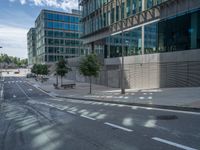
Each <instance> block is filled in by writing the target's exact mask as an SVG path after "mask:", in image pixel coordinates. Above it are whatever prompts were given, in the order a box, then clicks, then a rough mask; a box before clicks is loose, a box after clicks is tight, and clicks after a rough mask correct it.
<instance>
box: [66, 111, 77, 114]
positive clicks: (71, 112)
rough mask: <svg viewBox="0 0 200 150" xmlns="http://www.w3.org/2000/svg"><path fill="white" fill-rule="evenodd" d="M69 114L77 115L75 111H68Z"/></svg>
mask: <svg viewBox="0 0 200 150" xmlns="http://www.w3.org/2000/svg"><path fill="white" fill-rule="evenodd" d="M67 112H68V113H70V114H73V115H76V113H75V112H73V111H67Z"/></svg>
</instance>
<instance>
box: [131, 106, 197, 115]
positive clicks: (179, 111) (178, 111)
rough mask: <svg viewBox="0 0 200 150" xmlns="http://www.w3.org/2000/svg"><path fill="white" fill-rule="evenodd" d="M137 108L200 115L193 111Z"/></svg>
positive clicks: (148, 108)
mask: <svg viewBox="0 0 200 150" xmlns="http://www.w3.org/2000/svg"><path fill="white" fill-rule="evenodd" d="M130 107H131V106H130ZM136 107H138V108H142V109H147V110H159V111H167V112H175V113H183V114H191V115H200V112H193V111H182V110H172V109H161V108H152V107H140V106H136Z"/></svg>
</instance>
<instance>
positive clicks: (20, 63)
mask: <svg viewBox="0 0 200 150" xmlns="http://www.w3.org/2000/svg"><path fill="white" fill-rule="evenodd" d="M0 63H7V64H10V63H13V64H15V65H16V66H18V67H21V66H27V65H28V59H22V60H21V59H20V58H17V57H12V56H8V55H7V54H1V55H0Z"/></svg>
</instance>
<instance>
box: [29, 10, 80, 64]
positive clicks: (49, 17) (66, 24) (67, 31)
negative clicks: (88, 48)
mask: <svg viewBox="0 0 200 150" xmlns="http://www.w3.org/2000/svg"><path fill="white" fill-rule="evenodd" d="M73 12H74V13H65V12H58V11H52V10H42V11H41V13H40V14H39V16H38V17H37V19H36V21H35V35H36V36H35V37H36V41H35V43H36V58H37V59H36V61H35V62H34V61H32V59H31V54H30V57H29V61H30V62H32V63H46V64H51V63H55V62H57V61H58V60H60V59H67V58H72V57H77V56H80V55H82V54H83V50H82V48H81V41H80V39H79V35H80V32H81V31H80V28H79V19H80V13H78V12H79V11H75V10H73ZM29 40H30V39H28V41H29ZM28 43H30V41H29V42H28Z"/></svg>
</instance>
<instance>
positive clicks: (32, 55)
mask: <svg viewBox="0 0 200 150" xmlns="http://www.w3.org/2000/svg"><path fill="white" fill-rule="evenodd" d="M27 48H28V65H29V66H31V65H32V64H35V63H36V35H35V28H31V29H30V30H29V31H28V33H27Z"/></svg>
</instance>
